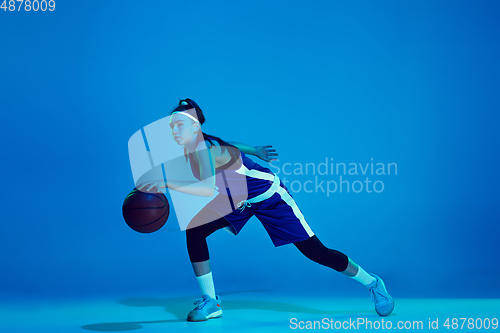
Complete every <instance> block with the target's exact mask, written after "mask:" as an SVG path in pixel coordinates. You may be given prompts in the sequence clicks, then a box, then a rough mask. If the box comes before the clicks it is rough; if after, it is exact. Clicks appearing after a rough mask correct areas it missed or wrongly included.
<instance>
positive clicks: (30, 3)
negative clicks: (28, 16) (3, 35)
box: [0, 0, 56, 12]
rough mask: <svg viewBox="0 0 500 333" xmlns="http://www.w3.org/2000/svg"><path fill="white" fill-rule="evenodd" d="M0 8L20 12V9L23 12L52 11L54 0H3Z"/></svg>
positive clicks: (54, 5) (54, 6) (54, 4)
mask: <svg viewBox="0 0 500 333" xmlns="http://www.w3.org/2000/svg"><path fill="white" fill-rule="evenodd" d="M0 1H1V0H0ZM0 9H3V11H4V12H6V11H9V12H14V11H17V12H20V11H21V10H23V11H25V12H30V11H34V12H37V11H42V12H45V11H47V10H48V11H51V12H53V11H54V10H55V9H56V2H55V0H49V1H47V0H8V1H7V0H3V2H2V5H1V6H0Z"/></svg>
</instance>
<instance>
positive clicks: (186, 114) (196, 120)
mask: <svg viewBox="0 0 500 333" xmlns="http://www.w3.org/2000/svg"><path fill="white" fill-rule="evenodd" d="M176 113H180V114H183V115H185V116H188V117H189V118H191V119H193V120H194V121H195V122H197V123H199V122H200V121H199V120H198V119H196V118H195V117H193V116H192V115H190V114H189V113H187V112H184V111H175V112H173V113H172V114H171V116H173V115H174V114H176Z"/></svg>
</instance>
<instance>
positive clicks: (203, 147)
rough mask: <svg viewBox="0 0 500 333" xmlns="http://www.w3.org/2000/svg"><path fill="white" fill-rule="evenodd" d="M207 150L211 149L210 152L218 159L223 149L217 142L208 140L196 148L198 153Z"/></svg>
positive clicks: (201, 142)
mask: <svg viewBox="0 0 500 333" xmlns="http://www.w3.org/2000/svg"><path fill="white" fill-rule="evenodd" d="M207 149H209V150H210V152H211V153H212V154H214V155H215V156H216V157H217V156H220V155H221V147H220V145H219V143H218V142H217V141H215V140H213V141H212V143H211V142H210V141H208V140H203V141H200V142H199V143H198V146H196V150H197V151H202V150H207Z"/></svg>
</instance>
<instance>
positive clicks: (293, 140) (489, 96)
mask: <svg viewBox="0 0 500 333" xmlns="http://www.w3.org/2000/svg"><path fill="white" fill-rule="evenodd" d="M499 14H500V6H499V4H498V3H497V2H495V1H481V2H472V1H409V2H401V1H383V2H382V1H381V2H372V1H356V2H349V1H320V0H315V1H308V2H304V1H251V2H239V1H209V2H205V1H183V2H180V1H176V2H174V1H148V2H147V3H146V2H138V1H63V0H56V10H55V11H54V12H40V11H39V12H33V11H31V12H24V11H22V10H21V11H19V12H18V11H13V12H10V11H8V10H7V11H4V10H1V11H0V31H1V36H2V37H1V42H0V43H1V44H0V45H1V53H0V110H1V116H2V130H1V131H0V135H1V141H0V142H1V149H2V163H1V171H2V175H3V179H4V188H3V190H2V192H1V207H2V214H1V221H2V229H1V233H0V235H1V236H0V237H1V241H0V258H1V265H2V268H1V269H0V294H1V295H2V297H4V298H23V297H44V298H60V297H63V298H64V297H83V296H89V295H91V296H92V295H113V294H123V293H126V294H130V295H143V294H146V293H152V294H156V295H158V296H160V297H168V296H169V295H173V294H176V295H179V294H181V295H197V294H198V293H199V290H198V285H197V284H196V280H195V279H194V274H193V272H192V268H191V265H190V263H189V259H188V255H187V250H186V246H185V235H184V233H183V232H180V231H176V230H175V226H176V221H175V214H172V215H171V217H170V219H169V221H168V222H167V225H166V226H165V227H164V228H163V229H161V230H160V231H158V232H157V233H154V234H149V235H144V234H139V233H136V232H134V231H132V230H131V229H129V228H128V227H127V226H126V224H125V223H124V221H123V218H122V215H121V205H122V202H123V199H124V198H125V196H126V195H127V194H128V193H129V192H130V191H131V190H132V188H133V186H134V184H133V178H132V174H131V170H130V164H129V159H128V150H127V149H128V148H127V143H128V139H129V138H130V136H131V135H132V134H133V133H135V132H136V131H137V130H139V129H140V128H141V127H143V126H146V125H148V124H150V123H152V122H154V121H156V120H158V119H161V118H163V117H165V116H166V115H167V114H168V112H170V111H171V110H172V109H173V108H174V107H175V106H176V104H177V102H178V100H179V98H187V97H189V98H192V99H194V100H195V101H196V102H197V103H198V104H199V105H200V106H201V108H202V109H203V111H204V112H205V114H206V117H207V123H206V124H205V125H204V130H205V132H207V133H210V134H214V135H218V136H220V137H222V138H223V139H226V140H229V141H239V142H244V143H248V144H252V145H267V144H270V145H273V146H274V147H275V148H276V149H277V150H278V153H279V154H280V161H279V162H278V163H274V170H280V172H281V174H280V177H285V178H286V179H287V180H289V181H290V183H289V187H290V185H291V187H292V188H291V189H292V195H293V196H294V198H295V200H296V202H297V203H298V205H299V207H300V208H301V210H302V212H303V213H304V215H305V218H306V220H307V221H308V223H309V224H310V226H311V227H312V229H313V231H314V232H315V233H316V234H317V235H318V237H319V239H320V240H322V242H323V243H324V244H325V245H327V246H329V247H331V248H334V249H337V250H340V251H342V252H344V253H346V254H347V255H348V256H350V257H351V258H352V259H353V260H354V261H356V262H357V263H359V264H360V265H361V266H362V267H364V268H365V269H366V270H367V271H369V272H374V273H376V274H378V275H380V276H381V277H383V278H384V280H385V282H386V285H387V286H388V289H389V291H390V292H391V293H392V294H393V296H394V297H450V298H454V297H500V290H499V288H498V282H497V277H498V275H499V274H500V268H499V266H498V265H496V262H497V261H498V253H499V250H500V248H499V245H498V242H497V237H498V234H499V231H500V228H499V224H498V222H499V217H500V216H499V211H498V205H499V176H498V175H499V174H498V170H497V165H498V161H499V157H498V151H499V150H498V148H499V147H498V143H499V134H498V126H499V114H498V110H499V107H500V103H499V95H498V87H499V83H500V82H499V77H500V71H499V69H500V65H499V62H498V59H500V48H499V45H500V43H499V37H500V29H499V23H498V22H499V21H498V16H499ZM325 160H327V161H329V163H331V162H332V161H333V163H346V164H348V163H356V164H358V165H359V164H361V165H362V167H363V168H364V167H365V166H366V164H367V163H374V168H375V170H376V169H377V167H376V163H383V164H385V165H386V166H387V165H388V164H389V163H395V164H397V174H394V173H392V172H391V175H377V174H375V173H373V174H370V175H368V176H365V175H361V170H359V169H358V173H359V175H343V180H347V181H349V182H350V184H351V183H353V182H354V181H356V180H359V181H360V182H364V180H365V178H366V177H369V179H370V181H372V184H373V182H375V181H379V183H378V185H377V186H381V183H383V191H381V187H378V188H377V189H378V190H379V192H380V193H375V192H373V191H372V193H369V192H368V191H366V189H363V190H362V191H359V193H356V192H354V191H353V190H352V188H351V190H350V191H349V192H347V191H346V188H344V190H343V191H342V193H341V192H340V190H337V191H336V192H333V193H329V194H328V195H327V193H325V192H322V191H321V188H315V187H316V184H314V182H315V181H316V179H315V176H317V177H318V181H324V182H325V183H324V184H323V187H325V186H326V182H327V181H332V180H333V181H339V180H340V177H339V176H340V175H337V174H333V175H332V174H326V175H321V174H318V173H317V174H316V175H313V174H312V173H311V170H309V174H307V175H306V174H305V170H304V172H303V173H304V174H301V172H300V170H297V168H298V167H299V166H300V165H302V166H305V164H306V163H314V164H315V165H316V166H318V165H319V164H320V163H325ZM261 162H262V161H261ZM262 163H263V165H268V164H267V163H265V162H262ZM285 163H290V165H287V166H286V167H285V169H283V166H284V165H285ZM317 171H318V170H317ZM391 171H394V169H393V170H391ZM285 172H286V173H291V175H286V174H285ZM294 172H295V173H296V174H295V175H294V174H293V173H294ZM386 172H387V170H386ZM292 181H296V183H294V184H292V183H291V182H292ZM307 181H311V182H312V183H309V185H308V186H309V188H308V190H309V191H313V192H312V193H307V192H306V191H305V190H304V189H303V185H304V184H305V183H306V182H307ZM311 184H314V186H313V185H311ZM332 184H333V183H332ZM363 184H365V183H363ZM357 186H359V183H358V185H356V188H355V189H356V190H358V187H357ZM294 190H295V191H294ZM209 247H210V253H211V261H212V269H213V272H214V273H213V274H214V280H215V283H216V290H217V291H218V292H230V291H246V290H284V291H289V292H290V294H293V293H295V292H297V293H299V292H300V293H311V294H313V293H327V294H328V295H332V296H335V295H342V296H361V297H363V296H365V297H368V294H367V292H366V290H365V289H364V288H362V287H361V286H360V285H359V284H357V283H356V282H354V281H352V280H350V279H348V278H346V277H345V276H343V275H341V274H338V273H336V272H334V271H332V270H330V269H327V268H325V267H322V266H319V265H317V264H314V263H312V262H310V261H309V260H308V259H306V258H305V257H303V256H302V254H300V253H299V251H298V250H297V249H296V248H295V247H294V246H293V245H288V246H284V247H279V248H274V246H273V245H272V243H271V241H270V239H269V237H268V236H267V234H266V232H265V230H264V228H263V227H262V226H261V225H260V223H259V222H258V220H256V219H255V218H253V219H252V220H250V222H249V223H248V224H247V226H246V227H245V228H244V229H243V230H242V232H241V234H239V235H238V236H237V237H234V236H231V235H230V234H228V233H225V232H222V231H220V232H217V233H215V234H214V235H212V236H210V238H209Z"/></svg>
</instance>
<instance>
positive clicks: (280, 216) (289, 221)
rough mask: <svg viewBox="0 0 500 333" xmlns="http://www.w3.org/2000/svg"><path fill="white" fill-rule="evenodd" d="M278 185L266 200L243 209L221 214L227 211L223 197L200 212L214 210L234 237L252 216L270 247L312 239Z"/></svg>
mask: <svg viewBox="0 0 500 333" xmlns="http://www.w3.org/2000/svg"><path fill="white" fill-rule="evenodd" d="M280 185H281V186H279V188H278V191H277V192H276V193H274V194H273V195H272V196H271V197H270V198H268V199H266V200H264V201H261V202H256V203H252V204H250V205H249V206H243V207H242V208H243V209H235V210H232V211H231V212H230V213H228V214H223V213H222V212H224V211H227V202H228V197H227V196H225V195H218V196H216V197H215V198H214V199H213V200H212V201H210V202H209V203H208V204H207V206H206V207H205V208H204V209H211V210H214V211H216V212H218V213H219V214H220V215H222V216H224V218H225V219H226V220H227V221H228V222H229V223H230V224H231V226H232V233H233V234H235V235H237V234H238V233H239V232H240V230H241V229H242V228H243V226H244V225H245V224H246V223H247V221H248V220H249V219H250V218H251V217H252V216H254V215H255V217H257V219H259V221H260V222H261V223H262V225H263V226H264V228H265V229H266V231H267V233H268V234H269V237H271V240H272V242H273V244H274V246H281V245H285V244H290V243H295V242H300V241H303V240H306V239H308V238H309V237H312V236H314V232H313V231H312V230H311V228H310V227H309V225H308V224H307V222H306V220H305V219H304V216H303V215H302V212H301V211H300V209H299V207H297V204H296V203H295V200H293V198H292V196H291V195H290V193H289V192H288V190H287V189H286V187H285V186H284V185H283V182H280Z"/></svg>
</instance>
